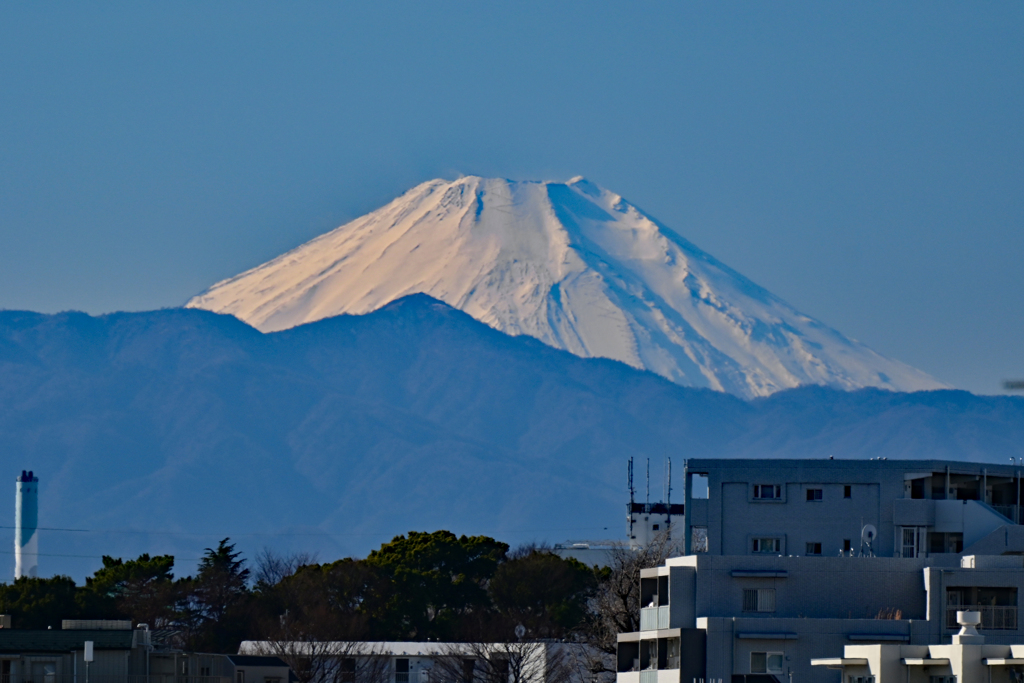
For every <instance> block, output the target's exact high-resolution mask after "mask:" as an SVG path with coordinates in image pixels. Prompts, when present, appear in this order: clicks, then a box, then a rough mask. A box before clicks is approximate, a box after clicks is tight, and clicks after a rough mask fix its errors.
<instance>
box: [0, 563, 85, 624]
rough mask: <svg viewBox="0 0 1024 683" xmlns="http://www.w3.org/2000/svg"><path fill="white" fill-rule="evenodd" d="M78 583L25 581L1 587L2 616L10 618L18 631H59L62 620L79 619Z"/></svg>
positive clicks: (67, 580)
mask: <svg viewBox="0 0 1024 683" xmlns="http://www.w3.org/2000/svg"><path fill="white" fill-rule="evenodd" d="M75 592H76V587H75V582H74V581H73V580H72V579H71V578H70V577H68V576H54V577H53V578H50V579H40V578H35V577H31V578H30V577H22V578H20V579H15V581H14V583H11V584H0V613H3V614H10V615H11V620H12V622H13V624H14V626H15V627H16V628H37V629H45V628H48V627H54V628H59V627H60V622H61V620H62V619H76V618H78V616H79V615H80V608H79V605H78V603H77V602H76V601H75Z"/></svg>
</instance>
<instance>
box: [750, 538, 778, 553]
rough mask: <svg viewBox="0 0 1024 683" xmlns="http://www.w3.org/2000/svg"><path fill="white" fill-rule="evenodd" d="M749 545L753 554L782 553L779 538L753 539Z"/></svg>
mask: <svg viewBox="0 0 1024 683" xmlns="http://www.w3.org/2000/svg"><path fill="white" fill-rule="evenodd" d="M750 545H751V550H753V551H754V552H755V553H779V552H782V539H779V538H755V539H752V540H751V542H750Z"/></svg>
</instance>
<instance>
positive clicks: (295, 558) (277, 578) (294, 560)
mask: <svg viewBox="0 0 1024 683" xmlns="http://www.w3.org/2000/svg"><path fill="white" fill-rule="evenodd" d="M316 563H317V555H316V553H307V552H298V553H292V554H290V555H281V554H278V553H276V552H274V551H273V550H272V549H270V548H264V549H263V550H261V551H260V552H258V553H257V554H256V571H254V572H253V575H252V578H253V583H254V584H255V586H256V590H262V589H266V588H272V587H274V586H276V585H277V584H279V583H280V582H281V581H283V580H284V579H286V578H288V577H289V576H291V575H293V574H294V573H295V572H296V571H298V570H299V569H300V568H302V567H306V566H309V565H314V564H316Z"/></svg>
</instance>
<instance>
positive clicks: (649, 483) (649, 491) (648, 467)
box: [647, 458, 651, 512]
mask: <svg viewBox="0 0 1024 683" xmlns="http://www.w3.org/2000/svg"><path fill="white" fill-rule="evenodd" d="M650 509H651V459H650V458H647V511H648V512H650Z"/></svg>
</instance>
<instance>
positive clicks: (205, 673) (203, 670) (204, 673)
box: [199, 666, 245, 683]
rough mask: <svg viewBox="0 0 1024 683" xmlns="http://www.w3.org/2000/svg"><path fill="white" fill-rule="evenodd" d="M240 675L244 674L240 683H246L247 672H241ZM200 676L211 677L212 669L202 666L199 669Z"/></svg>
mask: <svg viewBox="0 0 1024 683" xmlns="http://www.w3.org/2000/svg"><path fill="white" fill-rule="evenodd" d="M238 673H240V674H242V678H241V679H239V681H238V683H245V672H244V671H239V672H238ZM199 675H200V676H209V675H210V667H208V666H201V667H199Z"/></svg>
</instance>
